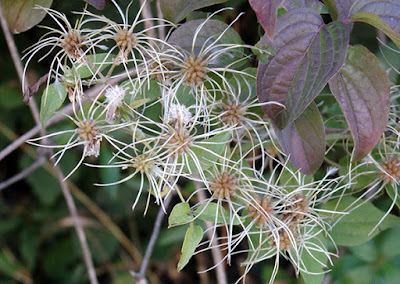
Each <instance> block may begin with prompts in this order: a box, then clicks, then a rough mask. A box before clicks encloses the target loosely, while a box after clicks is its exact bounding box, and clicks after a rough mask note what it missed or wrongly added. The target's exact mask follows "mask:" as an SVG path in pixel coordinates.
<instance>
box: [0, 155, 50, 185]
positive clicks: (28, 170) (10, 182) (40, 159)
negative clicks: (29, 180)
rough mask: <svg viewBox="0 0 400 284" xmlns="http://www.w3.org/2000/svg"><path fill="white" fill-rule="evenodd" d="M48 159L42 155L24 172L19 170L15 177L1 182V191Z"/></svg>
mask: <svg viewBox="0 0 400 284" xmlns="http://www.w3.org/2000/svg"><path fill="white" fill-rule="evenodd" d="M46 160H47V159H46V157H44V156H42V157H40V158H39V159H38V160H36V162H34V163H33V164H32V165H30V166H29V167H28V168H26V169H25V170H23V171H22V172H19V173H18V174H16V175H14V176H13V177H11V178H9V179H7V180H5V181H3V182H1V183H0V191H2V190H3V189H5V188H7V187H9V186H11V185H13V184H14V183H16V182H18V181H20V180H23V179H24V178H26V177H27V176H29V175H30V174H31V173H32V172H34V171H35V170H37V169H38V168H40V167H41V166H42V165H43V164H44V163H45V162H46Z"/></svg>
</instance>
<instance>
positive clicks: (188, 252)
mask: <svg viewBox="0 0 400 284" xmlns="http://www.w3.org/2000/svg"><path fill="white" fill-rule="evenodd" d="M202 238H203V229H202V228H201V227H200V226H199V225H195V224H194V223H190V226H189V228H188V229H187V231H186V235H185V240H184V241H183V245H182V254H181V258H180V259H179V263H178V271H181V270H182V269H183V268H184V267H185V266H186V264H188V262H189V260H190V258H191V257H192V255H193V253H194V251H195V250H196V248H197V245H198V244H199V243H200V241H201V239H202Z"/></svg>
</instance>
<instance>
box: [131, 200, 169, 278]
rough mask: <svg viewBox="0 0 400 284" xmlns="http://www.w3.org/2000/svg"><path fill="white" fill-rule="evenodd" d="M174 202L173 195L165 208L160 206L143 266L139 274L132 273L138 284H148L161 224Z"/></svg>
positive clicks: (165, 204)
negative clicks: (147, 276) (152, 256)
mask: <svg viewBox="0 0 400 284" xmlns="http://www.w3.org/2000/svg"><path fill="white" fill-rule="evenodd" d="M171 200H172V195H170V196H169V198H167V199H166V200H165V202H164V207H162V206H160V209H159V210H158V214H157V218H156V221H155V223H154V227H153V232H152V233H151V237H150V241H149V244H148V246H147V249H146V253H145V255H144V257H143V261H142V265H141V267H140V270H139V273H134V272H131V273H132V275H133V277H134V278H135V280H136V281H137V283H138V284H146V283H147V280H146V270H147V267H148V265H149V262H150V257H151V255H152V253H153V250H154V246H155V244H156V241H157V238H158V235H159V233H160V228H161V222H162V220H163V219H164V216H165V210H166V209H167V208H168V206H169V204H170V203H171Z"/></svg>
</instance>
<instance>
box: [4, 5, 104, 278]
mask: <svg viewBox="0 0 400 284" xmlns="http://www.w3.org/2000/svg"><path fill="white" fill-rule="evenodd" d="M0 23H1V27H2V29H3V32H4V35H5V37H6V40H7V45H8V48H9V50H10V54H11V57H12V59H13V62H14V66H15V68H16V70H17V73H18V77H19V80H20V81H21V82H22V81H23V79H24V78H23V76H24V75H23V66H22V62H21V59H20V56H19V53H18V49H17V46H16V45H15V42H14V38H13V36H12V34H11V32H10V29H9V28H8V24H7V21H6V19H5V18H4V15H3V9H2V6H1V3H0ZM23 93H25V90H23ZM29 108H30V110H31V112H32V115H33V118H34V120H35V122H36V125H37V126H38V127H39V131H41V132H42V135H45V131H44V129H42V128H41V127H40V118H39V111H38V108H37V106H36V104H35V102H34V101H33V100H30V101H29ZM54 170H55V171H56V174H57V177H58V181H59V183H60V186H61V189H62V192H63V194H64V198H65V200H66V202H67V205H68V209H69V211H70V214H71V216H72V217H73V218H74V220H75V230H76V232H77V234H78V239H79V242H80V244H81V247H82V251H83V258H84V261H85V264H86V267H87V269H88V274H89V279H90V283H91V284H97V283H98V281H97V277H96V271H95V269H94V265H93V260H92V256H91V254H90V250H89V246H88V244H87V240H86V236H85V233H84V231H83V228H82V225H81V223H80V222H79V217H78V213H77V210H76V206H75V203H74V199H73V198H72V195H71V193H70V191H69V188H68V186H67V184H66V183H65V182H64V175H63V173H62V171H61V169H60V168H59V167H58V166H57V165H55V163H54Z"/></svg>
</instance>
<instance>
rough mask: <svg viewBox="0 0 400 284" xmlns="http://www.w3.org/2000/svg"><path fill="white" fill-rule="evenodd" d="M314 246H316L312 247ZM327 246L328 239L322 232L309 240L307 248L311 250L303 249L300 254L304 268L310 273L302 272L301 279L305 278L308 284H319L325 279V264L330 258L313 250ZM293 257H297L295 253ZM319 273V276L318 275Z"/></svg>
mask: <svg viewBox="0 0 400 284" xmlns="http://www.w3.org/2000/svg"><path fill="white" fill-rule="evenodd" d="M312 244H314V245H312ZM325 245H326V237H325V236H324V233H323V232H322V231H321V232H320V233H319V234H318V235H316V236H315V237H313V238H311V239H309V240H307V247H309V249H308V250H307V249H305V248H303V249H302V251H301V254H300V258H301V261H302V262H303V264H304V266H305V267H304V268H305V269H306V270H307V271H309V272H310V273H306V272H305V271H300V274H301V277H302V278H303V280H304V282H305V283H306V284H319V283H321V282H322V279H324V277H325V275H324V274H323V272H324V268H325V267H326V266H325V264H326V263H327V262H328V258H327V256H326V254H325V253H323V252H320V251H316V250H312V249H311V248H314V247H321V246H323V247H324V246H325ZM293 255H296V254H295V253H294V254H293ZM317 273H318V274H317Z"/></svg>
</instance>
